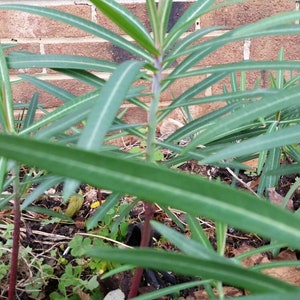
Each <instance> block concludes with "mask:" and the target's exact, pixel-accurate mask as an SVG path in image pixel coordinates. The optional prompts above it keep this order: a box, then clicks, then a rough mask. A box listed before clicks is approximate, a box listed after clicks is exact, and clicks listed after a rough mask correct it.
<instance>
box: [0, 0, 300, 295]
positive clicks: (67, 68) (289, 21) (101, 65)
mask: <svg viewBox="0 0 300 300" xmlns="http://www.w3.org/2000/svg"><path fill="white" fill-rule="evenodd" d="M91 2H92V3H93V4H94V5H95V6H96V7H97V8H98V9H99V10H100V11H101V12H102V13H104V14H105V15H106V16H107V17H108V18H109V19H110V20H111V21H112V22H114V23H115V24H116V25H117V26H118V27H119V28H120V29H122V30H123V31H124V32H125V33H126V34H127V35H128V36H129V37H130V39H131V40H132V41H131V40H129V39H125V38H123V37H122V36H120V35H117V34H115V33H113V32H111V31H109V30H107V29H105V28H103V27H101V26H99V25H97V24H95V23H93V22H90V21H87V20H84V19H82V18H80V17H77V16H74V15H70V14H68V13H64V12H61V11H57V10H53V9H49V8H42V7H37V6H29V5H20V4H2V5H0V9H7V10H21V11H24V12H28V13H33V14H38V15H41V16H44V17H48V18H52V19H55V20H57V21H61V22H65V23H68V24H70V25H73V26H76V27H78V28H80V29H82V30H85V31H87V32H89V33H92V34H94V35H96V36H98V37H100V38H102V39H105V40H107V41H108V42H111V43H112V44H113V45H116V46H118V47H120V48H122V49H123V50H125V51H128V52H129V53H130V54H132V55H134V57H135V58H136V60H132V61H128V62H124V63H122V64H120V65H119V66H118V65H116V64H114V63H112V62H109V61H103V60H99V59H93V58H89V57H77V56H70V55H52V54H48V55H37V54H32V53H19V52H12V53H11V54H9V55H8V56H7V57H6V60H5V59H4V56H3V54H2V55H1V66H2V67H1V78H0V79H1V122H2V128H3V133H2V134H1V135H0V142H1V143H0V155H2V156H3V158H1V164H2V168H1V177H0V178H1V180H2V182H3V181H5V176H6V174H7V172H8V171H9V170H10V169H11V167H10V165H9V164H8V165H7V162H8V159H12V160H14V161H17V162H21V163H26V164H29V165H34V166H36V167H39V168H41V169H46V170H47V171H49V172H50V173H51V174H54V175H56V176H63V177H64V178H69V179H67V181H66V185H65V193H66V198H68V196H69V195H70V193H71V192H72V191H73V190H74V188H75V187H76V186H77V184H78V182H80V181H81V182H85V183H89V184H91V185H94V186H97V187H101V188H107V189H111V190H113V191H114V192H116V193H120V194H122V193H129V194H132V195H135V196H137V197H139V198H140V199H143V200H145V201H146V202H145V208H146V213H145V215H146V219H145V226H144V232H143V238H142V242H141V248H144V246H147V245H148V241H149V235H150V234H149V233H150V220H151V218H152V216H153V203H157V204H159V205H161V206H162V207H169V206H170V207H173V208H176V209H180V210H182V211H185V212H186V213H188V214H189V215H191V216H198V215H201V216H203V217H206V218H210V219H212V220H215V221H217V224H219V225H218V226H217V228H219V233H218V235H219V239H220V241H219V249H218V254H216V253H215V252H214V251H213V250H212V249H210V247H209V246H207V244H206V246H205V241H204V246H203V241H202V242H201V241H199V240H198V241H193V240H189V239H187V238H184V237H183V236H180V238H181V239H182V241H184V245H181V246H180V247H179V249H180V250H181V252H180V253H167V252H161V251H156V250H153V249H135V250H121V249H109V250H107V249H106V248H105V249H102V248H97V247H94V248H92V249H90V248H89V249H86V250H85V253H86V254H87V255H90V256H93V257H100V258H101V259H110V260H112V261H118V262H121V263H125V264H130V265H135V266H140V267H147V268H158V269H160V270H168V271H174V272H177V273H181V274H186V275H190V276H196V277H199V278H201V279H202V281H200V282H199V281H197V282H195V283H192V284H194V285H199V284H203V285H205V287H208V286H210V285H212V286H214V285H217V287H218V289H219V295H220V298H222V297H223V295H222V288H221V287H222V286H221V284H220V283H221V282H225V283H226V284H230V285H233V286H237V287H241V288H244V289H246V290H249V291H250V292H252V293H253V294H258V296H249V297H248V298H249V299H251V298H252V299H266V297H267V295H268V294H270V297H274V295H273V293H280V295H281V296H283V297H285V296H286V297H289V299H294V298H293V297H294V296H295V295H297V296H299V289H298V288H295V287H292V286H291V285H289V284H287V283H285V282H282V281H279V280H276V279H273V278H271V277H268V276H266V275H263V274H261V273H258V272H256V271H253V270H251V269H249V270H248V269H245V268H243V267H241V266H240V265H239V264H238V263H236V262H235V261H232V260H229V259H226V258H224V257H223V256H222V255H223V251H224V249H223V248H224V239H225V235H226V230H224V229H225V228H226V225H225V224H230V225H231V226H234V227H236V228H240V229H242V230H245V231H251V232H255V233H258V234H260V235H261V236H263V237H266V238H269V239H274V240H276V241H278V243H279V242H280V243H282V244H280V246H283V245H284V246H289V247H293V248H296V249H299V248H300V243H299V240H300V239H299V237H300V233H299V232H300V230H299V229H300V225H299V217H298V215H292V214H291V213H289V212H287V211H284V210H283V209H280V208H278V207H275V206H273V205H271V204H269V203H267V202H264V201H262V200H261V199H259V198H256V197H254V196H252V195H249V194H245V193H244V192H241V191H238V190H235V189H233V188H229V187H227V186H223V185H221V184H219V183H216V182H209V181H207V180H205V179H201V178H198V177H195V176H190V175H187V174H180V173H178V172H174V171H172V170H168V169H167V168H165V167H164V166H162V164H160V165H159V164H157V163H155V153H156V151H157V149H160V148H167V149H170V150H171V151H172V152H173V153H174V157H173V158H171V159H170V160H169V161H168V162H165V165H166V166H172V165H176V164H178V163H182V162H184V161H186V160H189V159H196V160H198V161H201V162H206V163H207V162H210V163H215V164H217V165H222V166H230V167H234V168H244V166H243V165H242V164H241V163H242V162H243V161H246V160H248V158H249V156H251V155H252V154H253V153H257V152H261V151H264V150H266V149H273V148H278V147H282V146H287V145H293V144H295V143H298V142H299V135H298V132H299V126H300V125H299V118H298V116H299V115H296V116H295V115H291V116H290V117H291V119H293V122H290V124H289V126H282V127H280V128H279V129H278V130H276V132H275V131H273V130H271V129H270V128H271V127H270V126H273V125H272V124H273V123H272V122H270V123H267V124H270V126H264V127H262V126H261V124H262V123H263V122H262V121H261V120H264V119H268V118H269V116H270V115H272V116H274V115H275V116H276V114H277V112H279V111H282V110H284V109H286V108H288V107H294V108H296V109H297V110H298V109H299V92H300V86H299V84H296V85H295V86H294V87H292V88H290V89H282V85H279V86H276V87H275V88H273V89H257V88H253V89H249V90H247V89H245V90H240V91H239V90H233V91H231V92H226V93H224V94H221V95H214V96H210V97H200V96H199V95H200V94H201V93H203V92H204V91H205V90H206V89H207V88H209V87H211V86H212V85H213V84H215V83H218V82H219V81H220V80H222V79H224V78H226V77H228V76H231V74H233V72H241V71H252V70H277V72H282V71H283V70H290V71H293V70H299V69H300V63H299V61H284V60H279V61H259V62H256V61H242V62H237V63H232V64H226V65H215V66H211V67H206V68H203V67H199V62H201V60H203V59H204V58H206V57H207V56H208V55H209V54H211V53H213V52H214V51H216V50H217V49H219V48H221V47H222V46H224V45H226V44H228V43H230V42H233V41H238V40H243V39H245V38H255V37H259V36H272V35H273V36H274V35H286V34H299V32H300V28H299V26H297V25H294V24H293V22H294V21H295V20H298V19H299V18H300V13H299V12H296V11H294V12H287V13H283V14H279V15H276V16H271V17H269V18H267V19H264V20H261V21H258V22H256V23H254V24H248V25H245V26H242V27H239V28H237V29H234V30H231V31H227V32H226V33H224V34H223V35H221V36H218V37H214V38H212V39H209V40H204V41H202V40H201V38H202V37H204V36H205V35H207V34H209V33H211V32H213V31H215V30H217V29H220V27H213V28H204V29H200V30H197V31H194V32H192V33H189V34H188V35H187V34H186V30H187V29H189V28H190V27H191V26H192V25H193V24H194V22H195V20H196V19H198V18H199V17H200V16H201V15H203V14H205V13H208V12H209V11H211V10H214V9H218V8H220V7H221V6H225V5H229V4H233V3H237V2H241V1H238V0H237V1H225V2H223V3H221V4H218V5H216V4H215V2H216V1H215V0H204V1H196V2H195V3H194V4H193V5H192V6H191V7H190V8H189V9H187V10H186V11H185V13H184V14H183V15H182V16H181V17H180V18H179V19H178V21H177V22H176V23H175V25H174V26H173V27H172V28H170V29H169V28H168V23H169V16H170V12H171V8H172V1H167V0H166V1H163V0H160V1H158V4H157V5H156V3H155V1H153V0H146V4H147V9H148V16H149V20H150V24H151V33H150V32H148V31H147V29H146V28H145V27H144V25H143V24H141V22H140V21H139V20H138V19H137V18H136V17H135V16H134V15H132V14H131V13H130V12H129V11H128V10H127V9H126V8H124V7H123V6H122V5H121V4H119V3H118V2H116V1H112V0H92V1H91ZM6 65H7V67H6ZM31 67H35V68H36V67H41V68H52V69H55V70H56V71H59V72H62V73H64V74H66V75H68V76H70V77H72V78H75V79H77V80H79V81H81V82H84V83H85V84H87V85H90V86H92V87H93V88H94V91H93V92H90V93H87V94H84V95H83V96H80V97H75V96H74V95H73V94H71V93H69V92H66V91H65V90H62V89H60V88H58V87H56V86H53V85H52V84H49V83H45V82H44V81H42V80H41V79H39V78H37V77H30V76H28V75H20V77H21V78H22V80H26V81H29V82H31V83H32V84H34V85H36V86H37V87H39V88H42V89H44V90H45V91H47V92H49V93H51V94H53V95H55V96H56V97H58V98H60V99H61V100H63V101H64V104H63V105H62V106H60V107H58V108H57V109H56V110H54V111H53V112H51V113H47V114H46V116H44V117H42V118H41V119H40V120H38V121H37V122H31V123H29V124H27V126H26V127H24V128H22V130H20V131H19V132H17V133H16V132H15V130H14V122H13V102H12V97H11V89H10V83H9V80H8V73H7V68H11V69H18V68H31ZM87 70H89V71H87ZM94 71H98V72H106V73H110V74H112V75H111V76H110V78H109V80H108V81H107V82H106V81H105V80H104V79H101V78H99V77H98V76H95V75H94V73H93V72H94ZM199 75H207V76H206V77H205V79H203V80H200V81H199V83H196V84H195V85H193V86H192V87H191V88H188V89H186V90H183V91H182V93H181V94H180V95H179V96H176V97H175V98H174V99H173V101H172V103H171V104H170V105H169V106H168V107H167V108H163V109H162V108H161V106H160V104H161V103H160V102H161V94H162V93H163V92H166V91H168V89H169V88H170V87H171V86H172V85H173V84H176V81H177V80H178V79H181V78H188V77H190V76H199ZM138 79H139V80H140V81H142V82H144V84H145V85H146V86H147V85H149V82H150V84H151V92H150V93H145V92H144V91H143V90H142V89H141V88H137V87H133V85H132V84H133V83H134V82H135V81H136V80H138ZM279 80H280V79H279ZM142 96H143V97H149V98H150V105H149V107H148V106H147V105H145V104H144V103H143V102H142V101H141V99H140V97H142ZM124 100H126V101H129V102H130V103H131V104H133V105H136V106H138V107H139V108H140V109H144V110H146V111H147V113H148V122H147V124H126V123H124V122H123V121H122V118H121V117H122V113H121V114H119V115H118V111H119V109H120V106H121V105H122V103H123V101H124ZM218 101H227V104H226V105H225V106H223V107H222V108H220V109H218V110H216V111H213V112H210V113H208V114H206V115H204V116H203V117H199V118H196V119H193V118H192V117H191V115H190V113H189V109H190V107H191V106H192V105H198V104H203V103H209V102H218ZM177 108H182V109H183V110H184V111H185V113H186V114H187V116H188V122H187V124H186V125H185V126H183V127H181V128H180V129H178V130H177V131H175V132H174V133H173V134H171V135H170V136H169V137H168V138H167V139H165V140H164V141H161V140H159V139H157V137H156V129H157V125H158V123H159V122H161V121H163V120H164V119H165V118H166V117H167V116H168V115H169V114H170V113H171V112H172V111H174V110H175V109H177ZM33 111H34V110H33ZM274 121H276V122H280V120H278V118H277V119H276V120H274ZM80 122H84V124H85V126H84V129H83V130H81V131H80V130H79V129H78V128H76V127H74V126H75V125H76V124H78V123H80ZM70 128H71V129H72V130H73V134H72V135H70V134H67V132H70V131H68V130H69V129H70ZM145 128H146V130H141V129H145ZM257 128H259V129H261V130H260V131H259V134H260V136H258V137H255V134H253V129H254V130H257ZM116 130H118V131H120V134H118V136H122V135H127V134H132V135H135V136H137V137H138V138H141V139H142V140H145V141H146V147H145V153H144V155H143V156H142V155H141V156H142V158H143V160H144V161H143V162H142V161H137V160H136V159H134V158H133V157H132V156H133V155H132V154H128V153H122V152H120V151H119V150H116V149H115V148H113V149H112V148H111V147H108V146H106V145H105V144H104V143H105V141H107V140H108V139H111V138H115V137H117V136H116V135H110V136H108V135H107V134H108V133H109V132H115V131H116ZM245 131H247V134H246V135H245V134H244V132H245ZM184 139H188V140H189V143H188V145H187V146H185V147H183V146H179V145H178V142H180V141H181V140H184ZM47 140H50V142H49V141H47ZM237 140H238V141H239V143H236V141H237ZM241 140H242V141H243V142H241ZM233 143H234V150H235V151H234V152H232V151H231V149H232V148H230V147H232V144H233ZM247 143H248V144H250V143H251V145H252V147H249V148H246V147H245V146H244V145H245V144H246V145H248V144H247ZM71 144H73V145H74V146H75V147H71V148H70V147H69V145H71ZM199 145H201V147H200V148H199V147H198V146H199ZM203 146H205V147H203ZM221 149H225V150H221ZM229 149H230V151H229ZM220 150H221V151H220ZM226 150H227V151H226ZM224 151H225V153H224ZM142 154H143V153H142ZM175 154H176V155H175ZM296 154H297V153H296ZM295 157H297V155H295ZM298 164H299V161H298V160H296V164H295V165H294V168H297V167H298ZM268 172H272V168H271V169H270V168H269V169H268ZM70 179H72V180H70ZM74 179H75V180H78V181H74ZM60 180H61V177H55V176H54V177H51V178H50V179H47V178H46V179H45V180H44V182H43V185H42V184H41V186H42V187H40V188H38V189H37V192H35V195H37V194H39V193H42V192H43V191H44V190H43V188H44V189H45V187H46V186H51V184H52V185H53V184H54V183H55V182H59V181H60ZM33 201H34V197H32V196H31V195H29V196H28V197H27V198H26V199H25V201H24V202H23V204H22V206H21V209H28V208H30V205H31V203H32V202H33ZM14 202H15V203H17V205H19V204H18V203H19V202H20V201H19V199H17V198H16V199H15V200H14ZM112 205H115V202H114V203H113V204H112ZM109 206H110V204H109V203H108V204H107V205H106V206H105V208H104V209H109ZM99 211H100V213H98V214H95V216H96V217H94V218H92V219H90V220H88V222H87V228H88V229H91V228H93V227H94V226H95V225H96V224H97V222H98V221H99V220H100V219H101V217H103V215H104V214H103V213H101V208H100V209H99ZM15 214H16V216H17V214H18V210H17V209H15ZM191 220H192V219H190V222H192V221H191ZM153 226H154V227H155V228H156V229H157V230H158V231H160V232H161V233H163V234H164V235H165V236H166V237H168V238H169V239H170V240H171V241H172V242H173V243H174V244H176V243H177V241H176V238H177V234H176V233H174V232H172V231H171V230H170V229H168V228H164V227H162V226H161V225H158V224H153ZM276 245H277V246H276ZM278 245H279V244H275V245H273V247H274V248H276V247H279V246H278ZM184 246H186V247H184ZM14 247H17V246H16V245H14ZM14 276H15V274H14V273H13V271H12V272H11V282H13V281H14V280H15V279H14ZM140 277H141V269H137V271H136V273H135V278H134V280H133V283H132V287H131V291H130V295H129V297H130V298H131V297H134V296H136V294H137V289H138V287H139V283H140ZM12 286H13V283H12ZM186 286H187V285H185V286H184V287H185V288H186ZM181 288H183V286H179V287H172V289H171V290H172V291H170V289H166V290H164V291H160V292H158V293H156V294H153V295H149V296H147V295H146V296H140V297H139V298H140V299H154V298H157V297H158V296H159V295H164V294H168V293H170V292H174V291H178V290H179V289H181ZM209 291H210V290H209V288H208V292H209ZM288 293H291V294H288ZM13 294H14V291H12V290H11V291H10V299H13ZM283 294H284V295H283ZM260 295H261V296H260ZM272 299H274V298H272ZM295 299H296V298H295Z"/></svg>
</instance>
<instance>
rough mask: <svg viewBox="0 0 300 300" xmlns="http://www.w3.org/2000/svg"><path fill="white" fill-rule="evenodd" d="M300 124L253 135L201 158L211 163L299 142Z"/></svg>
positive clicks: (204, 161)
mask: <svg viewBox="0 0 300 300" xmlns="http://www.w3.org/2000/svg"><path fill="white" fill-rule="evenodd" d="M299 130H300V124H298V125H295V126H291V127H286V128H283V129H280V130H278V131H276V132H273V133H268V134H265V135H261V136H258V137H254V138H252V139H249V140H247V141H244V142H241V143H237V144H234V145H231V146H229V147H226V148H225V149H224V150H221V151H219V152H217V153H216V154H213V155H211V156H208V157H206V158H205V159H203V161H202V162H203V163H212V162H215V161H218V160H224V159H228V158H233V157H238V156H242V155H245V154H251V153H255V152H259V151H262V150H265V149H272V148H277V147H281V146H285V145H288V144H293V143H299V142H300V136H299Z"/></svg>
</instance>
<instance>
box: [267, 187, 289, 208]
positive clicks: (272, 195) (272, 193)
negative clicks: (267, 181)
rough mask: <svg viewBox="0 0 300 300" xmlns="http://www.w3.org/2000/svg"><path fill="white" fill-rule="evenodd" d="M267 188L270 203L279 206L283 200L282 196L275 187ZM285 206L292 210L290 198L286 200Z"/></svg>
mask: <svg viewBox="0 0 300 300" xmlns="http://www.w3.org/2000/svg"><path fill="white" fill-rule="evenodd" d="M267 190H268V196H269V199H270V201H271V203H274V204H275V205H278V206H280V205H281V203H282V201H283V197H282V196H281V195H280V194H278V193H277V192H276V190H275V187H271V188H268V189H267ZM285 208H286V209H288V210H291V211H294V204H293V200H292V199H289V200H288V202H287V204H286V207H285Z"/></svg>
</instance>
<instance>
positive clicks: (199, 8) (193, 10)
mask: <svg viewBox="0 0 300 300" xmlns="http://www.w3.org/2000/svg"><path fill="white" fill-rule="evenodd" d="M214 2H215V0H203V1H197V2H195V3H194V4H193V5H192V6H190V7H189V8H188V9H187V10H186V11H185V12H184V13H183V14H182V16H181V17H180V18H179V20H178V21H177V22H176V24H175V25H174V26H173V27H172V29H171V30H170V32H169V34H168V36H167V38H166V40H165V44H164V49H165V50H168V49H170V48H171V47H172V46H173V45H174V43H176V42H177V41H178V40H179V37H180V36H181V35H182V34H183V33H184V32H185V31H186V30H187V29H188V28H189V27H191V26H192V25H193V23H194V21H195V20H196V19H197V18H198V17H200V16H201V14H203V13H204V12H205V11H206V10H207V9H208V8H209V7H210V6H211V5H212V4H213V3H214Z"/></svg>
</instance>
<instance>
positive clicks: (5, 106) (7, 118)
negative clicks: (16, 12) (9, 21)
mask: <svg viewBox="0 0 300 300" xmlns="http://www.w3.org/2000/svg"><path fill="white" fill-rule="evenodd" d="M13 105H14V102H13V96H12V90H11V84H10V78H9V72H8V66H7V62H6V60H5V56H4V52H3V50H2V46H1V44H0V119H1V123H2V125H3V130H4V131H7V132H10V133H14V132H15V121H14V108H13Z"/></svg>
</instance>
